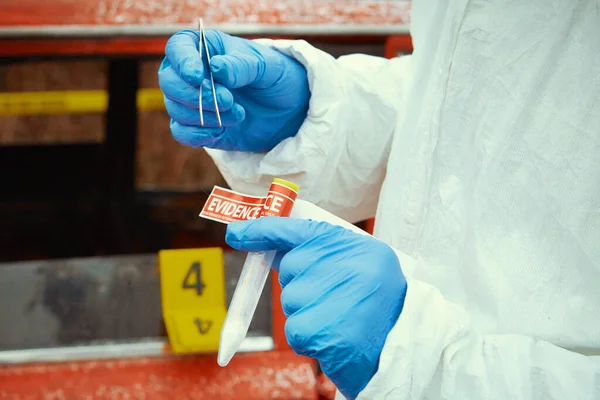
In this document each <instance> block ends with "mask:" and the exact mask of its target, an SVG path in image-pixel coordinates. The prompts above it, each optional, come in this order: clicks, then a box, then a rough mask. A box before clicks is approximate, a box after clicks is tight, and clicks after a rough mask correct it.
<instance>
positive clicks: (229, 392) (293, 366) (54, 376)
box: [0, 351, 318, 400]
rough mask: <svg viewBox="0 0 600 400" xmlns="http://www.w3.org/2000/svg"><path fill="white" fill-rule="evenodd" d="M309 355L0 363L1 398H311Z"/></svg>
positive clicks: (312, 367)
mask: <svg viewBox="0 0 600 400" xmlns="http://www.w3.org/2000/svg"><path fill="white" fill-rule="evenodd" d="M317 390H318V389H317V380H316V377H315V364H314V362H313V361H311V360H309V359H306V358H301V357H298V356H296V355H295V354H294V353H292V352H291V351H286V352H268V353H256V354H250V353H249V354H240V355H238V356H236V357H235V358H234V359H233V360H232V362H231V363H230V364H229V365H228V366H227V367H226V368H221V367H219V366H218V365H217V362H216V358H215V357H212V356H202V357H184V358H141V359H131V360H105V361H81V362H70V363H61V364H36V365H26V366H17V367H15V366H10V367H6V366H5V367H0V399H2V400H9V399H10V400H25V399H27V400H38V399H40V400H51V399H52V400H64V399H69V400H79V399H81V400H87V399H94V400H124V399H136V400H146V399H152V400H163V399H164V400H173V399H177V400H185V399H210V400H220V399H244V400H253V399H257V400H258V399H261V400H262V399H303V400H311V399H317V398H318V394H317Z"/></svg>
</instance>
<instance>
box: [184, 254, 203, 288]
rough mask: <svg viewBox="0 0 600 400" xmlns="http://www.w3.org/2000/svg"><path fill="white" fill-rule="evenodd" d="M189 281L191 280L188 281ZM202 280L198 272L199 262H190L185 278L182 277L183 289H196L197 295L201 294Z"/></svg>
mask: <svg viewBox="0 0 600 400" xmlns="http://www.w3.org/2000/svg"><path fill="white" fill-rule="evenodd" d="M190 281H191V282H190ZM205 287H206V286H205V285H204V282H202V275H201V273H200V263H199V262H195V263H193V264H192V266H191V267H190V269H189V270H188V273H187V274H186V276H185V278H184V279H183V288H184V289H196V293H197V294H198V296H202V292H203V291H204V288H205Z"/></svg>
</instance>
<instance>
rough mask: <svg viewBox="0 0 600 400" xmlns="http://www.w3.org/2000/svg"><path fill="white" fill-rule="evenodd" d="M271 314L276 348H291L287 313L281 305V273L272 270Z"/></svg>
mask: <svg viewBox="0 0 600 400" xmlns="http://www.w3.org/2000/svg"><path fill="white" fill-rule="evenodd" d="M271 314H272V317H271V318H272V320H271V321H272V324H271V326H272V327H273V333H272V335H273V342H274V343H275V348H276V349H289V348H290V346H289V344H288V342H287V339H286V337H285V321H286V318H285V314H284V313H283V308H282V307H281V285H280V284H279V274H277V273H276V272H275V271H273V272H271Z"/></svg>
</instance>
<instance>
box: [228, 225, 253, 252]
mask: <svg viewBox="0 0 600 400" xmlns="http://www.w3.org/2000/svg"><path fill="white" fill-rule="evenodd" d="M250 223H251V221H234V222H231V223H229V224H228V225H227V231H226V233H225V242H226V243H227V244H228V245H230V246H231V247H233V248H234V249H236V250H242V247H243V238H244V232H246V230H247V229H248V227H249V225H250Z"/></svg>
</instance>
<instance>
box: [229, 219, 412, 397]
mask: <svg viewBox="0 0 600 400" xmlns="http://www.w3.org/2000/svg"><path fill="white" fill-rule="evenodd" d="M226 241H227V243H228V244H229V245H230V246H232V247H233V248H235V249H238V250H242V251H265V250H277V251H279V254H278V256H279V257H280V258H279V259H280V261H279V265H278V267H276V268H279V282H280V283H281V286H282V288H283V291H282V294H281V303H282V306H283V311H284V313H285V315H286V316H287V317H288V320H287V322H286V324H285V333H286V337H287V340H288V342H289V344H290V346H291V347H292V348H293V349H294V351H295V352H296V353H298V354H301V355H305V356H309V357H312V358H315V359H316V360H318V361H319V364H320V365H321V369H322V370H323V372H324V373H325V374H326V375H327V376H328V377H329V378H330V379H331V380H332V381H333V383H335V385H336V386H337V388H338V389H339V390H340V392H342V394H343V395H344V396H345V397H346V398H347V399H354V398H355V397H356V396H358V394H359V393H360V392H361V391H362V390H363V389H364V388H365V387H366V385H367V384H368V383H369V381H370V380H371V378H372V377H373V375H374V374H375V372H376V371H377V366H378V363H379V356H380V354H381V351H382V349H383V345H384V343H385V340H386V337H387V335H388V333H389V332H390V330H391V329H392V327H393V326H394V325H395V323H396V321H397V319H398V317H399V316H400V312H401V311H402V306H403V305H404V297H405V295H406V289H407V286H406V280H405V279H404V275H403V274H402V270H401V269H400V264H399V262H398V258H397V256H396V254H395V253H394V251H393V250H392V249H391V248H390V247H389V246H387V245H386V244H384V243H383V242H380V241H378V240H376V239H375V238H373V237H370V236H362V235H359V234H357V233H354V232H352V231H350V230H347V229H344V228H341V227H338V226H334V225H330V224H327V223H322V222H314V221H309V220H298V219H291V218H279V217H264V218H260V219H257V220H252V221H245V222H235V223H231V224H230V225H229V226H228V228H227V236H226Z"/></svg>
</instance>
